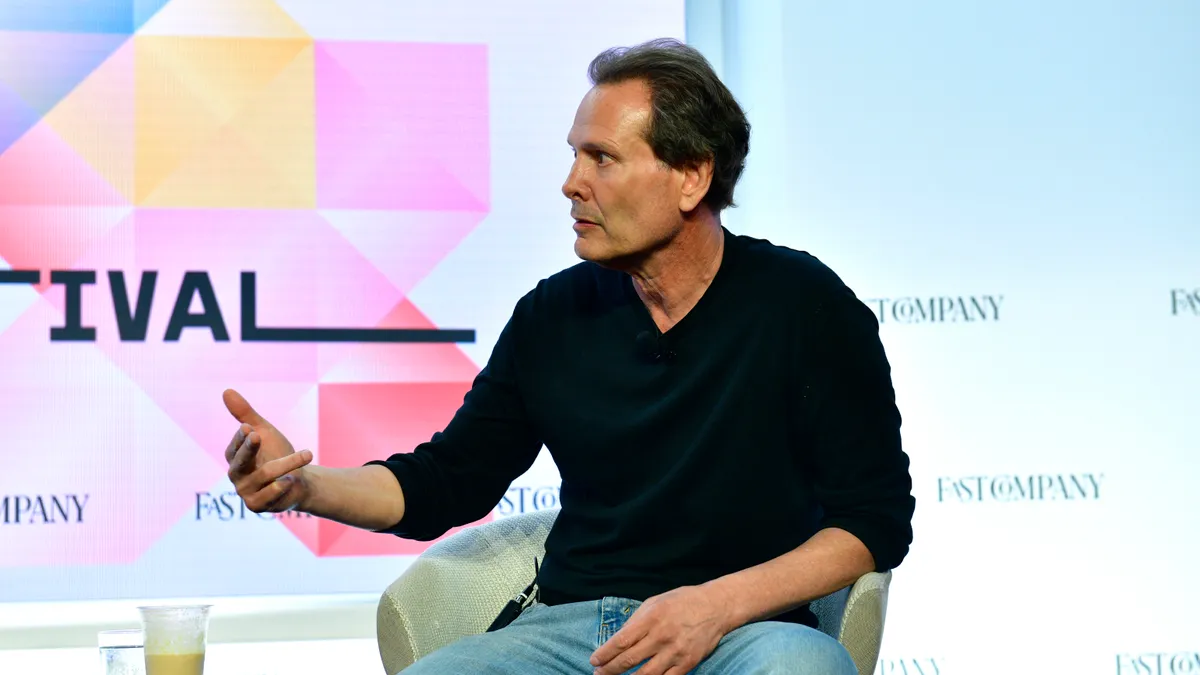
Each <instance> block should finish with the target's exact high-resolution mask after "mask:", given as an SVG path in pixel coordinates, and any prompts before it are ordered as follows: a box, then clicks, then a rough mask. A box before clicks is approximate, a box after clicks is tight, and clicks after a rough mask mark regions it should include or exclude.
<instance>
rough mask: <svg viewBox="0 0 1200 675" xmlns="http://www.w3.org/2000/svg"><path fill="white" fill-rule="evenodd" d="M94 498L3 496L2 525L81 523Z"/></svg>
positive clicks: (84, 496)
mask: <svg viewBox="0 0 1200 675" xmlns="http://www.w3.org/2000/svg"><path fill="white" fill-rule="evenodd" d="M90 498H91V495H86V494H82V495H81V494H73V493H69V494H60V495H53V494H50V495H3V496H0V516H3V518H2V519H0V525H66V524H69V523H82V522H83V511H84V509H85V508H87V504H88V500H89V499H90Z"/></svg>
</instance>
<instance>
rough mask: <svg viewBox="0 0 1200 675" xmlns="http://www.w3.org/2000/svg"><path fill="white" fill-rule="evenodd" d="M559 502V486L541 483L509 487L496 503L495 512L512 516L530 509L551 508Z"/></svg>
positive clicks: (542, 509) (541, 509)
mask: <svg viewBox="0 0 1200 675" xmlns="http://www.w3.org/2000/svg"><path fill="white" fill-rule="evenodd" d="M558 504H559V486H557V485H542V486H539V487H528V486H521V487H517V486H514V487H510V488H509V489H508V491H507V492H505V493H504V496H503V497H501V498H500V503H499V504H497V505H496V513H498V514H499V515H500V516H512V515H516V514H519V513H528V512H530V511H544V510H545V509H553V508H555V507H557V506H558Z"/></svg>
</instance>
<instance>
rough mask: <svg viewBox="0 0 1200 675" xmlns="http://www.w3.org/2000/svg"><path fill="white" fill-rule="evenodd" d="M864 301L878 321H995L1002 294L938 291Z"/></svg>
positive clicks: (909, 322)
mask: <svg viewBox="0 0 1200 675" xmlns="http://www.w3.org/2000/svg"><path fill="white" fill-rule="evenodd" d="M863 302H864V303H865V304H866V305H867V306H868V307H870V308H871V311H872V312H874V313H875V318H876V319H878V320H879V324H880V325H886V324H893V323H899V324H918V323H996V322H997V321H999V320H1000V306H1001V305H1003V304H1004V296H1003V295H999V294H997V295H991V294H985V295H940V296H931V297H925V298H921V297H916V296H908V297H901V298H870V299H866V300H863Z"/></svg>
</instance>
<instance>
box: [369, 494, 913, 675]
mask: <svg viewBox="0 0 1200 675" xmlns="http://www.w3.org/2000/svg"><path fill="white" fill-rule="evenodd" d="M557 516H558V509H547V510H544V511H535V512H532V513H525V514H521V515H517V516H509V517H507V518H503V519H500V520H496V521H493V522H490V523H485V524H483V525H479V526H476V527H472V528H469V529H466V530H463V531H461V532H459V533H457V534H455V535H453V536H450V537H447V538H446V539H444V540H442V541H440V542H437V543H436V544H434V545H433V546H430V547H429V548H428V549H427V550H426V551H425V553H423V554H421V555H420V556H419V557H418V558H417V559H416V560H415V561H413V564H412V565H411V566H410V567H409V568H408V569H407V570H405V571H404V573H403V574H401V575H400V577H399V578H398V579H396V581H395V582H393V583H392V585H391V586H389V587H388V589H387V590H386V591H385V592H384V594H383V597H382V598H380V600H379V609H378V615H377V632H378V637H379V654H380V656H381V657H382V658H383V667H384V669H385V670H386V671H387V673H388V675H395V674H396V673H399V672H400V671H402V670H404V669H405V668H407V667H408V666H409V665H411V664H412V663H413V662H414V661H416V660H417V659H419V658H421V657H422V656H424V655H426V654H429V653H431V652H433V651H434V650H436V649H438V648H440V647H443V646H445V645H447V644H450V643H451V642H453V641H455V640H457V639H459V638H461V637H464V636H467V635H473V634H476V633H482V632H483V631H485V630H487V627H488V626H489V625H490V624H491V622H492V620H493V619H494V618H496V615H497V614H498V613H499V612H500V609H501V608H502V607H504V604H505V603H507V602H508V601H509V600H510V599H512V597H513V596H515V595H516V594H517V593H519V592H521V591H522V590H524V588H525V586H526V585H528V584H529V580H530V578H532V576H533V559H534V558H535V557H537V558H538V559H539V560H540V559H541V557H542V555H543V553H544V552H545V542H546V535H547V534H548V533H549V532H550V526H551V525H553V524H554V519H555V518H556V517H557ZM891 579H892V573H891V572H885V573H882V574H879V573H874V572H872V573H870V574H867V575H865V576H863V577H862V578H860V579H859V580H858V581H857V582H856V583H855V584H854V585H853V586H851V587H849V588H845V589H842V590H841V591H838V592H837V593H834V594H832V595H829V596H826V597H824V598H821V599H819V600H816V601H815V602H813V603H812V610H813V612H814V613H815V614H816V615H817V619H818V621H819V628H820V630H821V631H823V632H824V633H826V634H828V635H831V636H833V637H834V638H836V639H837V640H838V641H839V642H841V643H842V644H843V645H844V646H845V647H846V649H847V651H849V652H850V656H851V657H852V658H853V659H854V663H855V665H857V666H858V672H859V674H860V675H871V674H872V673H874V672H875V663H876V661H877V660H878V658H879V646H880V641H881V640H882V638H883V622H884V615H885V613H886V611H887V596H888V585H889V584H890V583H891Z"/></svg>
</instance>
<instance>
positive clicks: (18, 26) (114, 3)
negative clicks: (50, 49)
mask: <svg viewBox="0 0 1200 675" xmlns="http://www.w3.org/2000/svg"><path fill="white" fill-rule="evenodd" d="M133 1H134V0H0V30H28V31H45V32H49V33H124V34H126V35H129V34H130V33H132V32H133Z"/></svg>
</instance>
